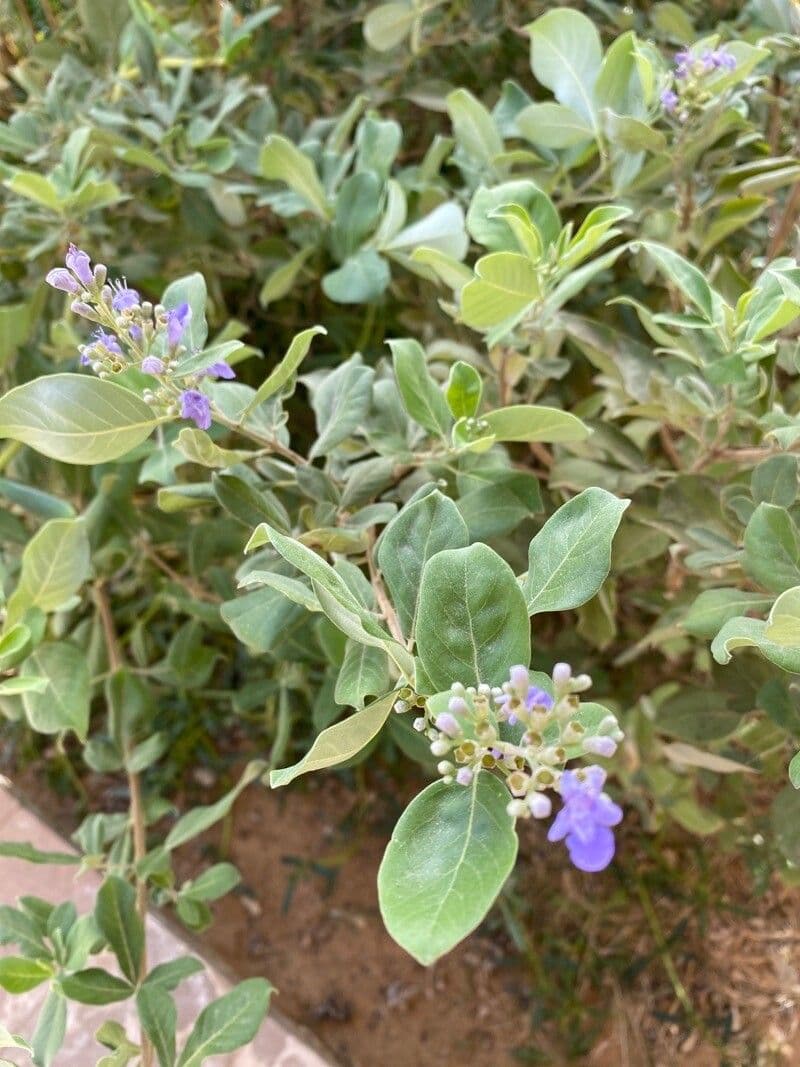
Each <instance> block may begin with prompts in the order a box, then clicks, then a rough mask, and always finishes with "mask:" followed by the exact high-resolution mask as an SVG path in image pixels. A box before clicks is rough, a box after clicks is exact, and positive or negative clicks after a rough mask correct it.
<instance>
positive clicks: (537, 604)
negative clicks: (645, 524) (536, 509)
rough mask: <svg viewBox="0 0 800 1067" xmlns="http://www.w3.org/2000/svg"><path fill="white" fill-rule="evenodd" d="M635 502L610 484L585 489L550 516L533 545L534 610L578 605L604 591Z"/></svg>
mask: <svg viewBox="0 0 800 1067" xmlns="http://www.w3.org/2000/svg"><path fill="white" fill-rule="evenodd" d="M629 504H630V501H629V500H620V499H619V498H618V497H615V496H613V495H612V494H611V493H608V492H606V490H605V489H585V490H584V491H583V492H582V493H579V494H578V495H577V496H576V497H573V499H572V500H570V501H568V502H567V503H566V504H563V505H562V506H561V507H560V508H559V509H558V511H557V512H556V513H555V514H554V515H552V516H551V517H550V518H549V519H548V520H547V522H546V523H545V524H544V526H543V527H542V528H541V530H540V531H539V532H538V534H537V535H536V536H535V537H534V539H533V540H532V541H531V543H530V547H529V549H528V575H527V578H526V580H525V597H526V599H527V602H528V612H529V614H531V615H537V614H539V612H542V611H567V610H569V609H571V608H577V607H580V605H581V604H585V603H586V601H587V600H589V599H591V597H593V596H594V595H595V594H596V593H597V592H598V590H599V589H600V586H601V585H602V584H603V582H604V581H605V579H606V577H607V575H608V572H609V570H610V568H611V545H612V542H613V539H614V534H615V533H616V532H617V527H618V526H619V524H620V522H621V520H622V513H623V512H624V511H625V509H626V508H627V507H628V505H629Z"/></svg>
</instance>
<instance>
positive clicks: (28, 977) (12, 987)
mask: <svg viewBox="0 0 800 1067" xmlns="http://www.w3.org/2000/svg"><path fill="white" fill-rule="evenodd" d="M52 976H53V968H52V966H51V965H50V964H49V963H46V962H45V961H44V960H29V959H27V958H26V957H25V956H3V957H1V958H0V989H5V991H6V993H27V992H28V991H29V990H31V989H35V988H36V987H37V986H38V985H41V984H42V982H46V981H47V979H48V978H52Z"/></svg>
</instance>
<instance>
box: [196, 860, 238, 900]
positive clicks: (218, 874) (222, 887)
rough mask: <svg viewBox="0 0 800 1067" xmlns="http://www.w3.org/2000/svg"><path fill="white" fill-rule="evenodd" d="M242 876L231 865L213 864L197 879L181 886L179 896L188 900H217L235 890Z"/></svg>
mask: <svg viewBox="0 0 800 1067" xmlns="http://www.w3.org/2000/svg"><path fill="white" fill-rule="evenodd" d="M241 880H242V876H241V875H240V874H239V872H238V871H237V870H236V868H235V867H234V866H233V864H232V863H215V864H214V866H213V867H209V868H208V870H206V871H203V873H202V874H199V875H198V876H197V878H195V879H193V880H192V881H191V882H187V883H186V885H184V886H181V896H182V897H187V898H188V899H189V900H219V898H220V897H224V896H225V894H226V893H230V891H231V890H232V889H235V888H236V886H237V885H239V883H240V882H241Z"/></svg>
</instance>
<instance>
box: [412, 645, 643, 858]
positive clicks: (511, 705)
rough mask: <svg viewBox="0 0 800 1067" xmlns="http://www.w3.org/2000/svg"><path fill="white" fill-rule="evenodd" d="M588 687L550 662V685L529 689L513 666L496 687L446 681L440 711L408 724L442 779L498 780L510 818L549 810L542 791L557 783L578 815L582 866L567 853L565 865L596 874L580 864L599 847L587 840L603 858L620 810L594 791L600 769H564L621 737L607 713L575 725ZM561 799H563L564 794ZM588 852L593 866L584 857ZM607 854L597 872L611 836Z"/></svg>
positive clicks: (606, 754) (587, 681)
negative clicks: (489, 776)
mask: <svg viewBox="0 0 800 1067" xmlns="http://www.w3.org/2000/svg"><path fill="white" fill-rule="evenodd" d="M591 684H592V680H591V678H590V677H589V675H587V674H578V675H573V673H572V668H571V667H570V666H569V664H566V663H557V664H556V665H555V667H554V668H553V673H552V685H551V686H548V689H543V688H540V687H539V686H536V685H532V684H531V679H530V674H529V672H528V669H527V667H524V666H516V667H512V668H511V670H510V671H509V678H508V681H506V682H505V683H504V684H503V685H502V686H499V687H495V688H491V687H490V686H488V685H486V684H480V685H478V686H469V687H465V686H464V685H463V684H461V683H460V682H454V683H453V685H452V687H451V689H450V697H449V701H448V704H447V710H446V711H440V712H438V713H431V711H430V709H429V710H428V712H427V714H426V715H425V716H420V717H418V718H417V719H416V720H415V721H414V728H415V729H416V730H418V731H419V732H420V733H423V734H424V735H425V737H426V738H427V740H428V741H429V743H430V749H431V752H432V753H433V755H434V756H436V757H437V759H438V760H439V763H438V771H439V774H440V775H441V776H442V778H443V780H444V781H445V782H447V783H450V782H457V783H458V784H459V785H463V786H468V785H470V784H471V782H472V781H473V779H474V778H475V775H476V774H478V773H480V772H481V771H493V772H495V773H496V774H498V775H500V776H502V777H503V779H504V781H505V783H506V786H507V787H508V790H509V792H510V794H511V799H510V800H509V802H508V812H509V814H510V815H512V816H514V817H515V818H531V817H533V818H535V819H546V818H548V817H549V816H550V815H551V814H552V810H553V804H552V800H551V798H550V796H549V795H548V793H550V792H557V793H560V792H561V791H562V783H563V784H564V786H565V788H566V787H568V789H567V792H568V793H569V796H570V798H571V799H570V805H571V807H570V812H571V813H572V814H575V813H576V812H581V813H582V814H581V815H580V817H579V816H578V815H577V814H576V815H575V820H574V821H575V823H576V825H578V824H580V825H579V836H581V835H583V836H582V837H581V842H579V844H578V845H575V848H574V851H575V854H576V855H578V856H579V857H581V859H582V862H578V860H576V859H575V857H574V856H573V861H574V862H575V863H576V865H577V866H579V867H581V869H583V870H593V869H596V870H600V869H602V867H590V866H586V865H585V863H591V862H599V860H598V856H599V855H600V852H599V851H598V849H599V848H600V846H599V845H597V846H595V844H594V842H595V839H597V840H598V841H601V842H602V855H603V856H605V855H606V854H607V853H608V850H609V839H608V834H610V831H609V830H608V829H607V827H608V826H610V825H613V824H614V822H615V821H616V822H618V821H619V819H621V818H622V813H621V811H619V809H618V808H617V807H616V805H613V804H612V802H611V801H610V799H609V798H608V797H607V796H606V794H604V793H601V788H602V782H600V777H602V780H603V781H604V780H605V772H604V771H602V769H601V768H600V767H584V768H581V769H579V770H577V771H566V770H565V766H566V763H567V761H568V760H570V759H574V758H577V757H587V756H588V757H597V756H600V757H603V758H610V757H611V756H613V755H614V753H615V751H616V749H617V745H618V744H619V742H620V741H621V740H622V737H623V734H622V731H621V730H620V727H619V723H618V722H617V720H616V718H615V716H614V715H612V714H610V713H609V714H607V715H606V716H605V717H604V718H603V719H601V720H600V722H599V723H595V724H593V726H592V728H591V730H588V729H587V727H586V726H585V725H584V724H583V722H582V721H581V717H580V710H581V705H580V694H581V693H584V692H586V690H588V689H589V688H590V687H591ZM549 689H552V693H551V692H549V691H548V690H549ZM565 776H567V777H565ZM599 776H600V777H599ZM598 782H600V784H599V785H598ZM598 798H599V799H598ZM564 799H565V802H566V794H565V795H564ZM608 805H611V807H610V808H609V807H608ZM584 809H585V810H584ZM617 814H618V816H619V817H618V818H617ZM595 815H596V818H595ZM571 817H572V816H570V818H571ZM559 818H560V820H561V821H560V823H559V824H558V829H559V830H560V829H563V827H564V826H567V827H568V828H567V829H566V830H564V833H562V834H561V837H566V838H567V846H568V847H569V848H570V854H571V855H572V852H573V845H574V842H575V840H576V838H575V832H573V830H572V829H571V826H572V823H571V822H569V820H568V819H567V816H564V815H563V811H562V813H561V815H560V816H559ZM581 819H583V822H581ZM609 819H611V820H612V821H608V820H609ZM603 820H605V821H603ZM555 826H556V823H554V827H555ZM587 828H588V830H589V831H591V833H589V835H588V841H589V843H588V845H587V844H586V841H585V840H584V838H586V832H587ZM600 828H602V832H601V829H600ZM555 839H560V838H554V840H555ZM581 849H583V851H581ZM587 849H588V851H587ZM592 849H595V851H594V853H592V854H593V855H594V857H595V859H594V861H592V860H590V859H588V858H587V856H588V854H589V853H591V852H592ZM610 849H611V852H610V854H609V855H608V858H607V859H606V861H605V862H604V863H602V866H603V867H604V866H606V865H607V863H608V862H610V859H611V856H612V855H613V835H611V845H610ZM582 864H583V865H582Z"/></svg>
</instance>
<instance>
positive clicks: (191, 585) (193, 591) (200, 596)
mask: <svg viewBox="0 0 800 1067" xmlns="http://www.w3.org/2000/svg"><path fill="white" fill-rule="evenodd" d="M138 546H139V548H141V550H142V552H144V554H145V555H146V556H147V558H148V559H149V560H150V562H151V563H152V564H153V566H154V567H158V569H159V570H160V571H161V573H162V574H166V576H167V577H168V578H169V579H170V580H171V581H173V582H175V583H176V584H177V585H181V586H183V588H184V589H185V590H186V592H187V593H189V594H190V595H191V596H193V597H194V598H195V600H205V601H207V602H208V603H209V604H219V603H220V602H221V601H220V597H218V596H215V595H214V594H213V593H209V592H208V590H207V589H204V588H203V586H202V585H200V584H199V583H198V582H195V581H192V579H191V578H187V577H186V576H185V575H183V574H178V572H177V571H176V570H173V568H172V567H170V565H169V563H167V561H166V560H165V559H162V558H161V556H159V554H158V553H157V552H156V550H155V549H154V548H153V547H152V545H150V544H149V543H148V542H147V541H145V540H144V539H143V538H142V539H140V540H139V541H138Z"/></svg>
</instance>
